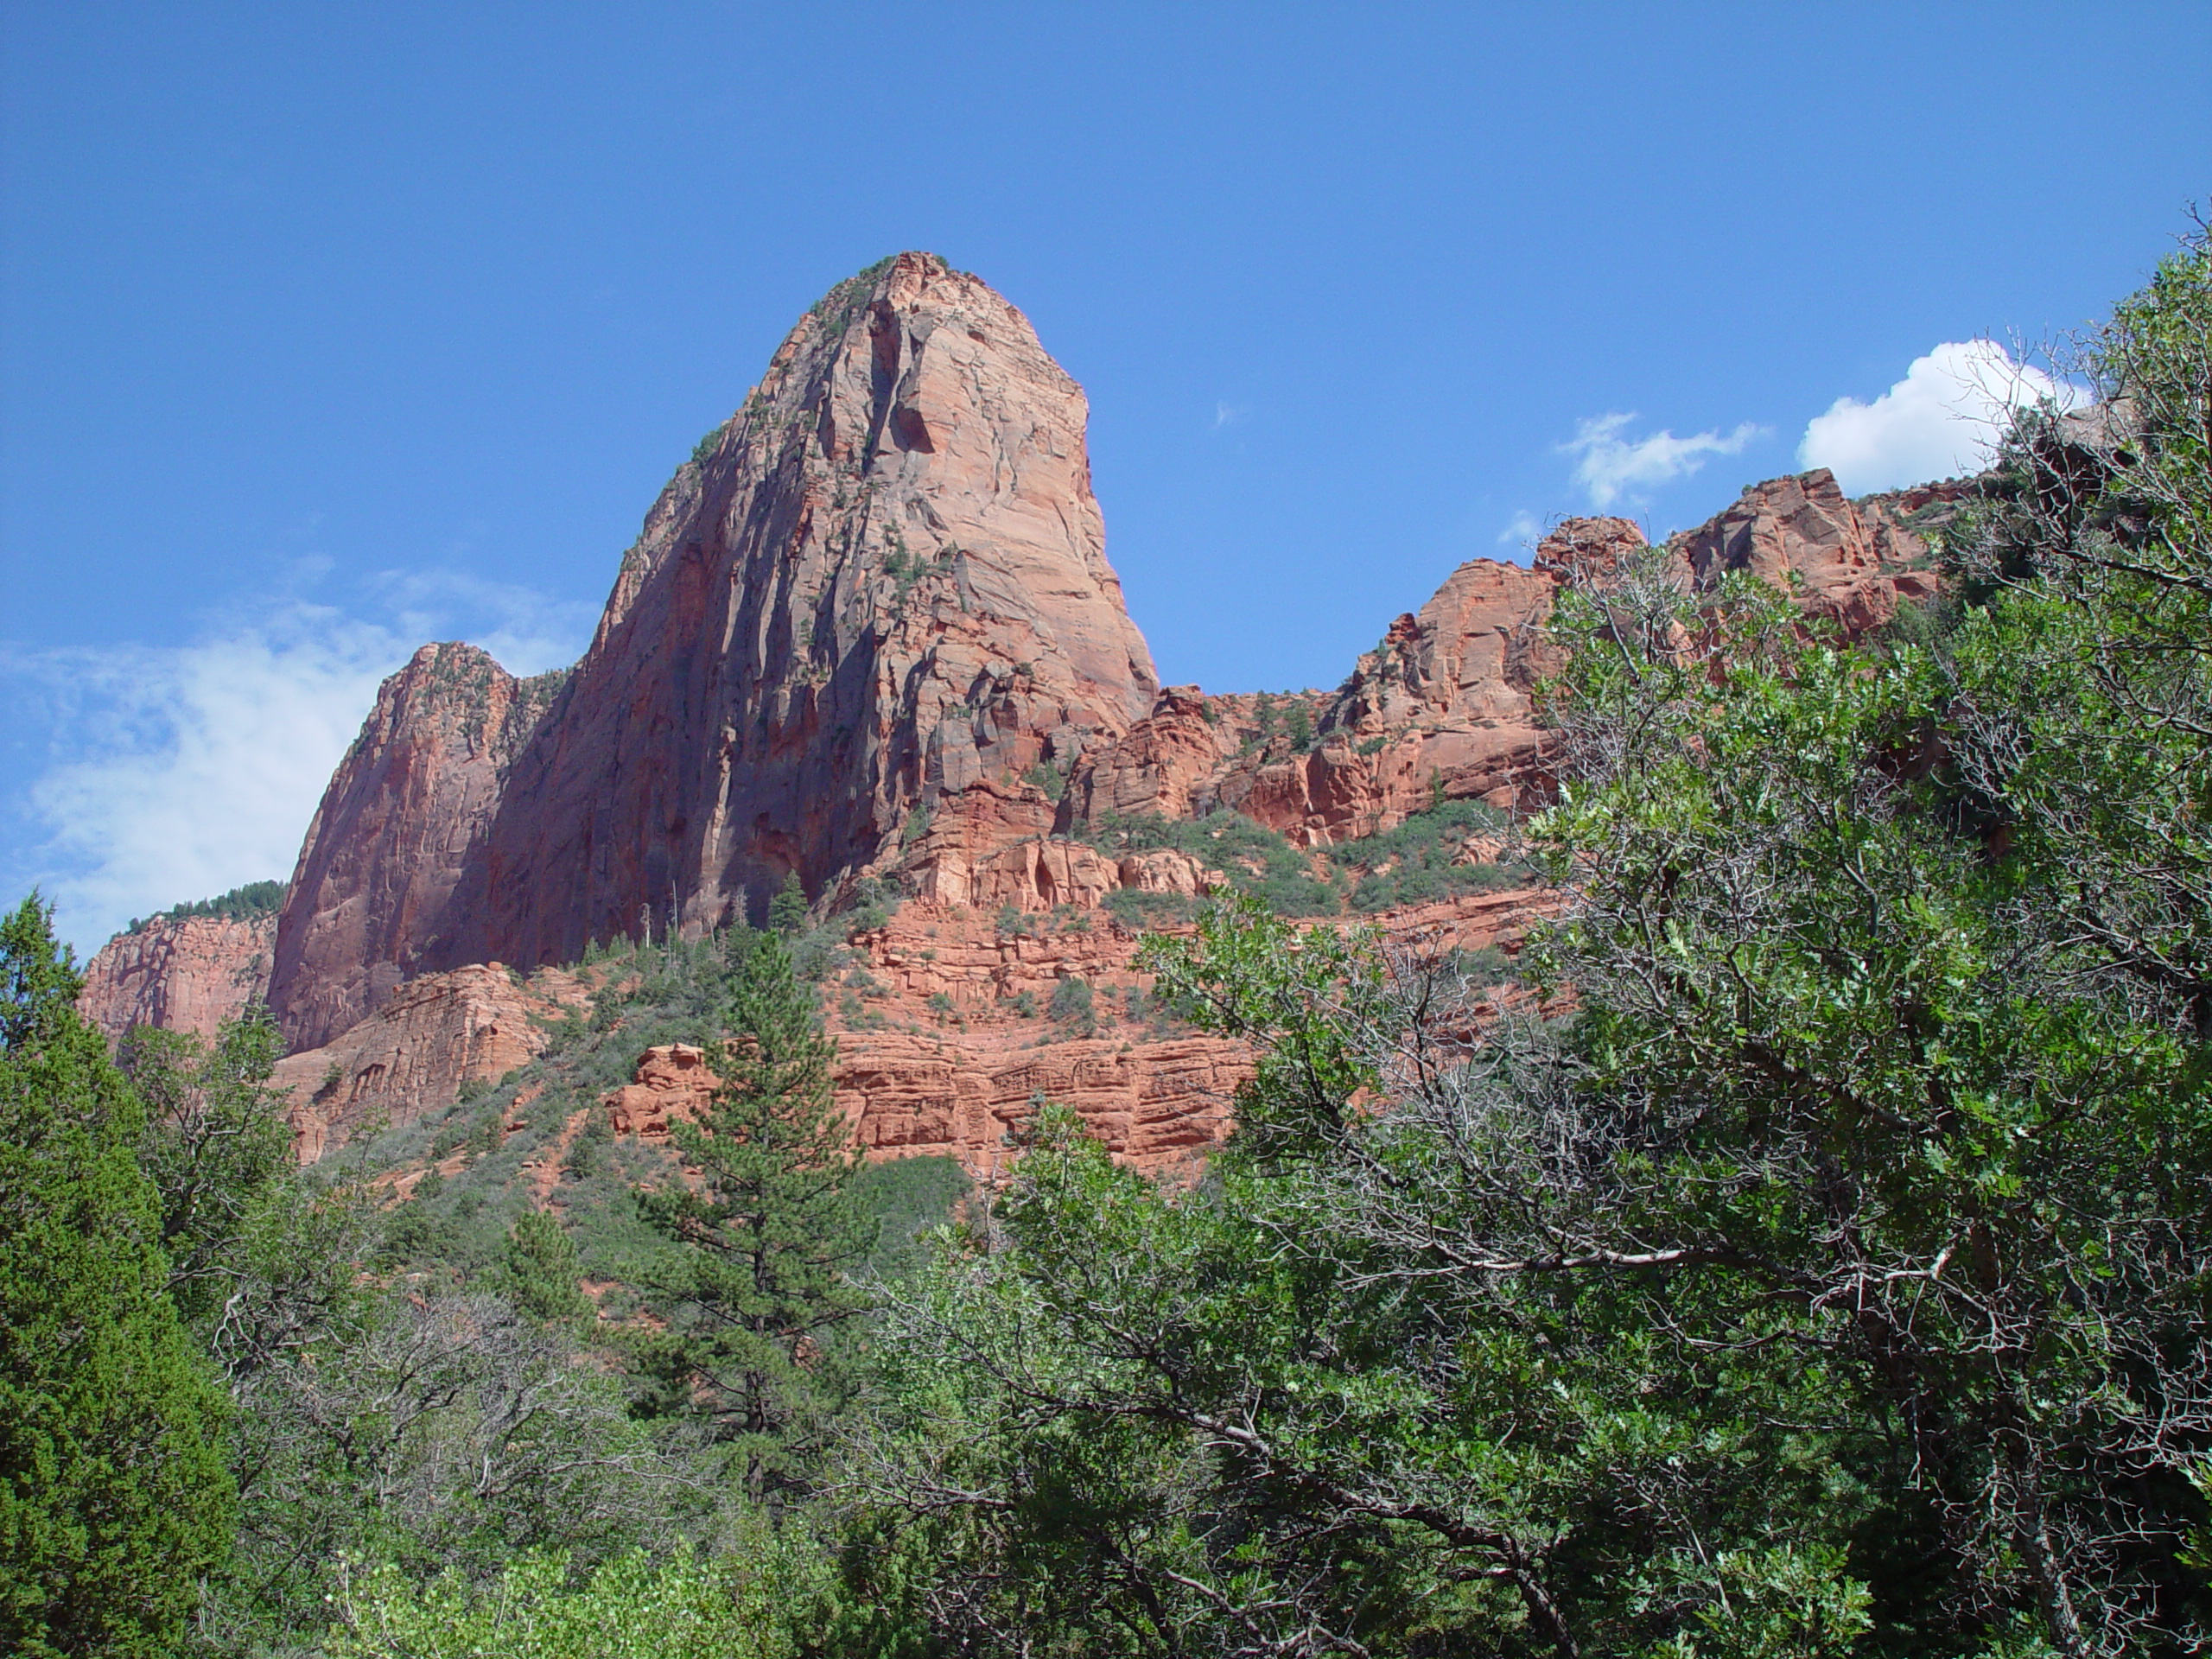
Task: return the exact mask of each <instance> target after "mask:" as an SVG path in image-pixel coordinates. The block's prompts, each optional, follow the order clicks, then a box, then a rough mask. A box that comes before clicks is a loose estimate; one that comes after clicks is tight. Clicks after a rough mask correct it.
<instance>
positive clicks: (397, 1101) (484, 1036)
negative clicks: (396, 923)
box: [275, 962, 590, 1162]
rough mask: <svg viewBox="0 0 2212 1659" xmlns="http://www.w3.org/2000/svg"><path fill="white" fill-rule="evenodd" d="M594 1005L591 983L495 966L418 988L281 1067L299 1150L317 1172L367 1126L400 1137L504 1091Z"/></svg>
mask: <svg viewBox="0 0 2212 1659" xmlns="http://www.w3.org/2000/svg"><path fill="white" fill-rule="evenodd" d="M589 1005H590V999H589V996H588V992H587V990H586V988H585V987H584V984H583V982H582V981H580V980H578V979H577V978H576V977H575V976H573V975H570V974H567V973H563V972H562V971H560V970H559V969H548V970H546V971H544V972H542V973H539V974H537V975H536V976H533V977H531V979H529V980H527V981H524V980H522V979H520V978H518V976H516V975H514V974H512V973H510V972H509V971H508V970H507V969H506V968H505V967H504V966H503V965H502V964H500V963H496V962H494V963H480V964H475V965H472V966H470V967H467V968H457V969H451V970H449V971H448V972H445V973H441V974H427V975H424V976H423V977H422V978H419V979H416V980H412V981H410V982H408V983H407V984H406V985H405V986H404V987H402V988H399V989H398V990H397V992H396V993H395V994H394V995H392V996H391V997H390V998H389V999H388V1000H387V1001H385V1005H384V1006H383V1007H380V1008H378V1010H377V1011H376V1013H375V1014H372V1015H371V1016H370V1017H369V1018H368V1019H366V1020H362V1021H360V1022H359V1024H357V1025H354V1026H352V1027H348V1028H347V1029H346V1030H345V1031H344V1032H341V1033H339V1035H338V1036H336V1037H335V1038H334V1039H332V1040H331V1041H330V1042H328V1043H327V1044H325V1045H323V1046H321V1047H318V1048H310V1049H302V1050H300V1051H297V1052H294V1053H291V1054H289V1055H287V1056H286V1057H285V1058H283V1059H282V1060H279V1061H278V1062H277V1075H276V1078H275V1082H276V1084H277V1087H278V1088H280V1089H282V1090H284V1091H285V1092H286V1093H287V1094H288V1095H289V1096H290V1097H291V1101H292V1109H291V1122H292V1135H293V1143H294V1146H295V1148H296V1150H297V1152H298V1154H299V1155H300V1157H301V1159H302V1160H304V1161H308V1162H312V1161H313V1160H315V1159H317V1158H320V1157H321V1156H322V1155H323V1154H325V1153H327V1152H329V1151H331V1150H332V1149H334V1148H335V1147H340V1146H342V1145H343V1144H344V1143H345V1142H346V1140H347V1139H348V1138H350V1137H351V1136H352V1135H353V1133H354V1131H356V1130H357V1129H359V1128H361V1127H362V1126H363V1125H364V1124H366V1123H370V1122H384V1123H386V1124H389V1125H391V1126H392V1127H397V1126H399V1125H403V1124H405V1123H410V1122H413V1121H414V1120H415V1119H416V1118H418V1117H420V1116H422V1115H423V1113H425V1112H427V1111H430V1110H433V1109H435V1108H437V1107H440V1106H449V1105H451V1104H452V1103H454V1101H455V1100H456V1099H458V1098H459V1097H460V1094H461V1085H462V1084H466V1083H472V1082H486V1083H489V1082H493V1081H496V1080H497V1079H498V1078H499V1077H505V1075H506V1074H507V1073H508V1072H510V1071H513V1070H514V1069H515V1068H516V1067H517V1066H518V1065H523V1064H524V1063H525V1062H526V1061H528V1060H530V1059H531V1058H534V1057H535V1056H537V1055H538V1054H540V1053H543V1052H544V1049H545V1046H546V1042H547V1040H548V1039H547V1036H546V1033H545V1030H544V1026H545V1025H546V1024H547V1023H550V1022H551V1021H553V1020H558V1019H560V1018H562V1017H563V1015H565V1014H567V1013H568V1012H569V1010H570V1009H572V1008H582V1007H589Z"/></svg>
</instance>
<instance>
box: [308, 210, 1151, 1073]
mask: <svg viewBox="0 0 2212 1659" xmlns="http://www.w3.org/2000/svg"><path fill="white" fill-rule="evenodd" d="M1086 416H1087V410H1086V405H1085V403H1084V397H1083V393H1082V391H1081V389H1080V388H1079V387H1077V385H1076V384H1075V382H1074V381H1072V380H1071V379H1070V378H1068V376H1067V375H1066V374H1065V372H1063V371H1062V370H1061V369H1060V367H1059V366H1058V365H1057V364H1056V363H1054V362H1053V361H1052V359H1051V358H1050V357H1049V356H1047V355H1046V353H1045V351H1044V348H1043V347H1042V346H1040V345H1039V343H1038V340H1037V337H1036V334H1035V333H1034V331H1033V330H1032V328H1031V327H1030V326H1029V323H1028V321H1027V319H1026V318H1024V317H1023V316H1022V315H1021V314H1020V312H1019V311H1017V310H1016V309H1014V307H1013V306H1011V305H1009V304H1008V303H1007V302H1006V301H1005V300H1004V299H1002V298H1001V297H1000V296H998V295H997V294H995V293H994V292H993V291H992V290H991V289H989V288H988V287H987V286H986V285H985V284H983V283H982V282H980V281H978V280H977V279H976V278H975V277H969V276H964V275H962V274H960V273H957V272H955V271H952V270H949V269H948V268H947V267H946V266H945V265H944V262H943V261H941V260H939V259H937V258H935V257H932V256H930V255H925V254H902V255H900V256H899V257H897V258H896V259H893V260H887V261H886V262H884V263H883V264H882V265H880V266H879V267H876V268H874V269H872V270H869V271H866V272H863V273H862V274H861V276H860V277H855V278H854V279H852V280H851V281H849V282H848V283H843V284H842V285H841V286H840V287H838V288H837V289H834V290H833V291H832V292H831V293H830V294H829V296H827V297H825V298H824V299H823V301H822V302H821V303H820V304H818V305H817V306H816V307H815V308H813V309H812V310H811V311H810V312H809V313H808V314H807V315H805V316H804V317H803V318H801V319H800V321H799V323H798V327H796V328H795V329H794V330H793V331H792V332H791V336H790V338H789V339H787V340H785V342H784V344H783V346H782V347H781V348H780V349H779V351H778V352H777V353H776V355H775V357H774V359H773V360H772V362H771V363H770V365H769V369H768V373H767V375H766V378H765V379H764V380H763V381H762V382H761V384H760V386H759V387H757V388H756V389H755V390H754V391H753V393H752V394H751V395H750V396H749V397H747V399H746V401H745V404H744V405H743V407H742V408H741V409H740V410H739V411H738V412H737V414H736V415H735V416H732V417H731V419H730V420H729V421H728V423H726V424H725V425H724V426H723V427H722V428H721V429H719V431H718V433H716V434H715V435H713V436H711V437H710V439H709V441H708V442H706V443H705V444H703V445H702V448H701V451H700V453H699V454H698V456H697V457H696V459H695V460H694V461H692V462H691V463H690V464H688V465H686V466H685V467H683V469H682V470H681V471H679V472H678V474H677V476H676V478H675V480H673V481H672V482H671V484H670V485H669V486H668V488H667V489H666V490H665V491H664V493H663V494H662V496H661V498H660V499H659V501H658V503H657V504H656V505H654V507H653V510H652V514H651V515H650V517H649V518H647V520H646V524H645V532H644V534H643V536H642V537H640V539H639V542H638V543H637V545H636V546H635V547H633V548H632V550H630V552H629V553H628V554H627V555H626V556H625V557H624V560H623V563H622V568H621V572H620V575H619V576H618V577H617V579H616V582H615V585H614V590H613V594H612V595H611V596H610V597H609V599H608V601H607V608H606V612H605V613H604V615H603V616H602V618H601V622H600V626H599V630H598V632H597V635H596V637H595V638H594V640H593V642H592V645H591V647H590V650H589V651H588V652H587V654H586V655H585V657H584V659H583V661H582V663H581V664H578V666H577V667H576V669H575V671H573V674H572V676H571V677H569V680H568V681H567V682H566V683H565V686H564V687H563V690H562V691H561V693H560V695H559V696H558V697H557V698H556V699H555V700H554V701H553V702H552V704H551V706H550V708H548V709H544V710H543V712H542V714H536V715H532V717H531V718H530V719H528V720H521V719H517V720H512V721H496V722H490V723H487V722H486V721H482V720H479V719H475V718H474V714H473V711H474V709H475V708H476V707H477V706H478V705H477V702H467V703H466V704H465V706H464V705H463V704H461V703H457V702H456V703H454V705H453V706H451V707H448V704H447V703H446V702H440V701H439V700H438V699H436V698H435V697H429V696H425V695H424V691H425V689H426V688H425V686H424V683H423V682H424V680H425V678H426V674H427V672H428V671H425V670H423V660H422V659H421V658H418V659H417V662H416V664H410V670H409V671H408V673H407V674H403V675H402V676H401V677H399V678H398V679H396V680H395V681H394V682H392V683H391V684H389V685H387V687H386V688H385V694H384V695H383V696H380V698H379V700H378V712H377V714H376V715H372V719H371V721H370V725H369V728H367V729H366V730H365V731H364V733H363V734H362V738H361V741H359V743H357V744H356V746H355V751H354V753H353V754H352V755H349V757H348V759H347V762H346V766H344V767H342V768H341V769H340V775H339V776H338V777H337V778H336V779H334V780H333V783H332V785H331V790H330V792H329V793H328V794H327V796H326V798H325V799H324V803H323V806H322V810H321V812H320V813H319V814H318V815H317V818H316V821H315V827H314V828H313V829H311V830H310V831H309V834H308V844H307V847H306V849H304V850H303V852H302V855H301V866H300V869H301V878H302V879H301V880H299V882H298V883H297V884H296V887H295V890H294V895H293V899H292V901H291V904H290V905H289V906H288V907H287V910H286V912H285V917H284V925H283V929H282V931H281V935H280V938H279V942H278V949H277V974H276V991H275V995H276V1006H277V1012H278V1015H279V1018H280V1019H281V1020H283V1022H284V1025H285V1028H286V1030H287V1031H288V1032H289V1033H291V1034H292V1036H293V1037H294V1039H295V1040H296V1041H305V1042H313V1041H318V1040H321V1039H322V1038H324V1037H327V1035H329V1034H330V1033H333V1032H335V1031H337V1030H339V1029H340V1028H342V1027H345V1026H346V1025H347V1024H350V1023H351V1022H352V1021H353V1020H359V1018H361V1017H362V1016H363V1015H364V1014H367V1013H370V1012H372V1010H373V1009H375V1008H376V1007H378V1006H379V1005H380V1003H381V1002H382V1001H383V1000H384V999H385V997H387V996H389V995H390V994H391V989H392V988H393V987H394V986H396V985H397V984H398V983H399V982H402V981H404V979H406V978H407V977H409V976H411V975H413V974H415V973H418V972H427V971H431V970H435V969H443V968H448V967H453V966H457V965H459V964H461V963H468V962H480V961H486V960H489V959H492V958H493V957H497V958H499V959H501V960H504V961H508V962H514V963H521V964H524V966H536V965H538V964H541V963H554V962H561V961H568V960H573V959H574V958H575V957H577V956H579V955H580V954H581V953H582V950H583V949H584V946H585V944H587V942H588V941H589V940H591V939H593V938H612V937H614V936H616V935H618V934H634V933H636V932H637V931H639V928H640V926H641V925H643V924H645V923H647V922H650V924H651V925H652V927H653V929H654V931H659V930H660V929H662V928H664V927H666V926H668V925H671V922H672V923H673V924H674V925H677V926H679V927H681V928H683V929H684V930H685V931H699V930H702V929H705V928H709V927H712V926H715V925H721V924H723V923H726V922H728V921H730V920H732V919H734V918H744V917H746V916H748V915H750V916H751V917H752V918H754V919H756V920H757V919H758V918H760V914H761V912H762V911H763V909H764V907H765V905H766V899H767V898H768V896H769V895H770V894H771V893H773V892H774V891H775V890H776V888H777V887H779V884H780V883H781V882H782V881H783V880H784V879H785V875H786V874H788V873H790V872H793V871H796V872H797V873H798V875H799V877H800V880H801V881H802V883H803V884H804V887H805V888H806V891H807V892H808V893H809V894H810V896H815V895H818V894H820V893H822V892H823V889H824V888H825V887H827V886H828V885H829V883H830V882H831V881H832V880H835V879H836V877H837V876H838V875H840V874H842V873H844V872H847V871H849V870H851V869H853V868H855V867H858V866H861V865H865V864H868V863H869V862H870V861H874V860H876V859H878V858H879V857H880V855H883V854H885V853H886V852H887V851H888V850H890V849H894V848H895V847H896V846H897V845H898V842H899V836H900V833H901V831H902V829H906V827H907V826H908V825H909V824H910V823H917V824H918V823H919V822H920V821H921V819H922V818H923V817H925V816H926V815H932V814H935V813H938V812H940V811H944V812H950V813H951V814H954V815H955V816H957V815H958V814H959V813H961V812H962V811H963V810H964V809H965V807H966V805H967V803H966V797H967V796H968V795H969V792H970V791H982V796H983V797H984V798H988V797H990V795H991V792H992V791H997V793H998V794H999V795H1000V796H1001V797H1003V796H1007V795H1010V794H1011V795H1016V796H1019V795H1022V794H1023V793H1024V791H1023V789H1022V786H1021V785H1020V781H1019V780H1020V778H1021V777H1022V775H1023V774H1024V773H1025V772H1030V771H1032V770H1033V769H1035V768H1038V767H1039V766H1043V767H1049V768H1052V769H1055V770H1056V771H1059V772H1065V770H1066V769H1067V768H1069V767H1071V766H1074V765H1075V764H1076V763H1077V761H1078V760H1080V759H1081V757H1082V756H1084V754H1086V753H1089V752H1090V750H1092V749H1093V748H1095V747H1098V746H1100V745H1102V744H1103V743H1105V742H1107V741H1110V740H1111V739H1113V738H1115V737H1116V736H1118V735H1119V734H1122V732H1123V731H1125V730H1127V729H1128V727H1129V726H1130V725H1131V724H1132V723H1134V722H1135V721H1138V720H1140V719H1141V718H1142V717H1143V716H1144V715H1145V714H1146V713H1147V710H1148V709H1150V708H1151V706H1152V702H1153V698H1154V692H1155V690H1156V689H1157V686H1156V677H1155V676H1154V671H1153V667H1152V661H1151V657H1150V654H1149V653H1148V652H1147V650H1146V647H1145V644H1144V640H1143V638H1142V636H1141V634H1139V632H1137V630H1136V628H1135V625H1134V624H1133V623H1131V622H1130V620H1129V619H1128V613H1127V611H1126V610H1125V608H1124V607H1123V605H1122V594H1121V585H1120V582H1118V580H1117V579H1116V576H1115V575H1114V572H1113V569H1112V568H1111V567H1110V566H1109V564H1108V563H1107V562H1106V556H1105V536H1104V529H1103V521H1102V519H1101V518H1100V515H1099V512H1098V506H1097V503H1096V500H1095V499H1093V497H1092V495H1091V491H1090V463H1089V460H1088V456H1087V452H1086V450H1085V447H1084V424H1085V420H1086ZM442 649H450V648H442ZM441 660H442V659H441ZM486 663H488V659H486ZM487 683H488V684H489V685H491V686H492V687H493V688H494V691H493V693H490V694H487V695H492V696H493V700H495V701H496V687H497V685H498V683H499V682H498V681H497V679H496V678H490V679H487ZM510 684H512V683H511V682H510ZM479 701H480V699H479ZM495 731H496V733H497V734H498V735H497V739H496V741H494V740H493V737H492V734H493V733H494V732H495ZM1028 793H1030V794H1034V797H1035V798H1034V800H1033V802H1030V803H1029V807H1030V810H1029V817H1030V818H1031V819H1033V820H1034V821H1035V827H1036V828H1038V829H1042V828H1046V827H1049V824H1050V821H1051V817H1052V808H1051V805H1050V803H1049V802H1047V801H1046V798H1045V797H1044V796H1043V795H1042V794H1041V793H1037V792H1035V791H1028ZM992 810H995V809H992Z"/></svg>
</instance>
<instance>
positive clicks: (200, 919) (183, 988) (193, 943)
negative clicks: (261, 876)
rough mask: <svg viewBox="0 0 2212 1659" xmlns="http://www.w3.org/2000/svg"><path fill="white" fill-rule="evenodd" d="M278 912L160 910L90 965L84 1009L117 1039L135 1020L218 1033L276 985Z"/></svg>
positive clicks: (172, 1028)
mask: <svg viewBox="0 0 2212 1659" xmlns="http://www.w3.org/2000/svg"><path fill="white" fill-rule="evenodd" d="M276 938H277V918H275V917H274V916H257V917H255V918H253V919H252V920H251V921H229V920H226V919H224V918H220V917H215V916H183V917H177V916H157V917H156V918H154V919H153V920H152V921H149V922H148V923H146V924H145V925H143V926H142V927H141V928H139V929H138V931H137V932H134V933H118V934H117V935H116V936H115V937H114V938H111V939H110V940H109V941H108V942H107V943H106V944H104V945H102V946H101V947H100V949H99V953H98V954H97V955H95V956H94V957H92V961H91V962H89V963H86V965H85V988H84V990H83V991H82V993H81V994H79V996H78V998H77V1007H78V1011H79V1013H81V1014H83V1015H84V1016H85V1018H86V1019H87V1020H91V1021H92V1024H94V1025H95V1026H98V1027H99V1028H100V1030H101V1031H102V1032H103V1033H105V1034H106V1036H107V1039H108V1040H109V1041H110V1042H114V1041H116V1040H118V1039H120V1038H121V1037H122V1036H123V1034H124V1033H125V1032H127V1031H129V1030H130V1028H131V1027H133V1026H160V1027H163V1028H164V1029H166V1030H169V1031H190V1032H197V1033H199V1034H200V1035H201V1036H203V1037H212V1036H213V1035H214V1034H215V1032H216V1029H217V1028H218V1027H220V1026H221V1025H222V1023H223V1021H224V1020H235V1019H236V1018H238V1015H239V1014H243V1013H245V1009H246V1005H247V1004H248V1003H250V1002H251V1001H254V1000H255V999H256V998H257V997H260V996H264V995H267V993H268V989H269V960H270V950H271V949H272V947H273V946H274V945H275V943H276Z"/></svg>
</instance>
